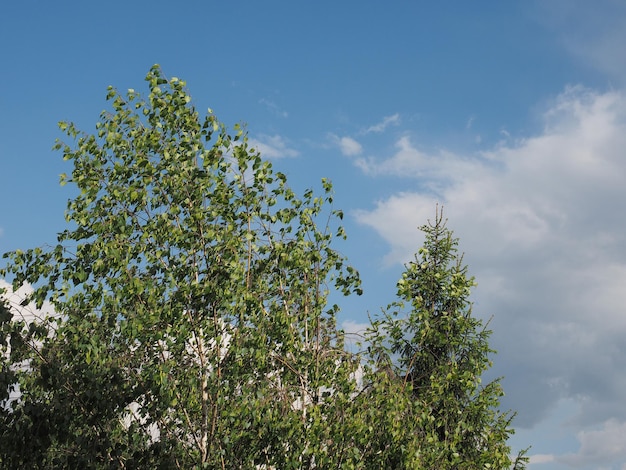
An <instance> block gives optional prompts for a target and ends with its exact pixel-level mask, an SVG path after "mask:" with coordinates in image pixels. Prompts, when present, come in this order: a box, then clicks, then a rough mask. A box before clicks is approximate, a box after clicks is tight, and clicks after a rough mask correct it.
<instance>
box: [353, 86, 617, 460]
mask: <svg viewBox="0 0 626 470" xmlns="http://www.w3.org/2000/svg"><path fill="white" fill-rule="evenodd" d="M544 117H545V126H544V129H543V131H542V132H541V133H540V134H539V135H536V136H533V137H529V138H526V139H523V140H519V141H517V142H514V143H510V144H503V143H501V144H499V145H498V146H497V147H495V148H493V149H492V150H490V151H488V152H484V153H482V154H480V155H471V156H462V155H455V154H452V153H450V152H446V151H444V150H442V151H439V152H438V153H436V154H429V153H426V152H423V151H420V150H419V149H417V148H416V146H415V145H414V144H413V143H412V142H411V141H410V139H409V138H408V137H402V138H401V139H399V140H398V143H397V152H396V153H395V154H393V155H392V156H390V157H389V158H388V159H386V160H374V159H370V160H364V159H360V160H357V161H356V164H357V165H359V166H360V167H361V168H362V169H363V170H364V171H366V172H368V173H370V174H374V175H375V174H391V175H397V176H405V177H408V176H411V177H414V178H416V179H418V180H419V187H420V188H423V190H421V191H419V192H417V191H406V192H402V193H397V194H395V195H392V196H391V197H388V198H387V199H384V200H380V201H378V202H377V203H376V206H375V207H374V208H372V209H370V210H361V211H358V212H356V213H355V216H356V218H357V220H358V221H359V222H361V223H362V224H365V225H368V226H371V227H372V228H374V229H375V230H376V231H377V232H378V233H379V234H380V236H381V237H382V238H384V239H385V240H386V241H387V242H388V243H389V245H390V250H389V252H388V254H387V256H386V261H387V262H388V263H397V262H402V261H406V260H407V259H409V258H410V257H411V256H412V253H414V252H415V251H416V249H417V248H418V247H419V244H420V243H421V241H420V239H419V237H418V234H417V232H416V230H415V227H417V226H419V225H422V224H423V223H424V222H425V221H426V220H427V219H428V218H429V217H431V218H432V216H433V215H434V210H435V204H436V203H437V202H441V203H443V204H445V215H446V217H448V218H449V221H450V222H449V225H450V228H452V229H453V230H455V233H456V235H458V236H459V237H460V241H461V249H462V250H463V251H465V252H466V253H467V255H466V258H465V260H466V262H468V264H469V267H470V271H471V272H472V273H473V274H474V275H476V277H477V280H478V283H479V286H478V289H477V290H476V292H475V295H474V300H475V302H476V309H475V311H476V313H477V314H478V315H481V316H483V317H490V316H491V315H492V314H493V315H494V320H493V322H492V324H491V327H492V328H493V329H494V335H493V337H492V345H493V346H494V347H495V348H496V349H497V350H498V351H499V354H498V355H497V356H496V357H495V368H494V371H493V373H494V374H495V375H505V381H504V387H505V391H506V392H507V396H506V397H505V400H504V405H505V407H507V408H508V407H511V408H513V409H516V410H518V411H519V415H518V418H517V420H516V425H517V426H533V425H534V424H536V423H538V422H540V421H541V420H542V419H544V418H545V417H546V416H547V413H548V411H549V410H550V408H551V407H553V406H555V404H556V403H557V402H558V400H559V399H568V398H569V399H572V400H575V401H576V402H577V403H579V405H580V406H579V410H580V412H579V413H578V414H577V415H576V416H572V417H571V421H572V423H573V425H575V426H578V427H579V429H580V430H585V429H589V427H590V426H594V425H597V424H599V423H602V422H604V421H605V420H607V419H610V418H613V419H616V420H618V422H622V421H624V420H626V402H624V399H623V393H624V390H626V373H625V372H624V370H626V344H625V343H624V340H623V338H624V337H625V336H626V316H625V315H624V313H623V312H624V305H626V290H625V289H624V285H626V218H625V217H624V216H623V214H624V209H623V202H624V201H625V200H626V184H625V183H626V154H625V153H624V149H626V98H625V97H624V95H623V94H621V93H618V92H608V93H594V92H592V91H589V90H586V89H582V88H579V87H574V88H568V89H567V90H566V91H565V92H564V93H563V94H562V95H560V96H559V97H558V98H556V99H555V100H554V102H553V103H552V104H551V105H550V107H549V108H548V109H547V110H546V111H545V116H544ZM615 426H616V425H615ZM615 426H613V427H615ZM611 429H613V428H611ZM620 429H621V428H620ZM625 434H626V433H625V432H623V431H622V432H621V436H624V435H625ZM580 436H582V437H581V439H585V441H584V442H591V440H593V439H594V436H596V434H589V433H587V434H580ZM584 442H583V440H581V443H583V444H582V448H583V449H584ZM581 452H582V450H581ZM591 468H595V467H593V465H592V466H591Z"/></svg>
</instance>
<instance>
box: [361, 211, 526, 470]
mask: <svg viewBox="0 0 626 470" xmlns="http://www.w3.org/2000/svg"><path fill="white" fill-rule="evenodd" d="M420 229H421V230H422V231H423V232H424V235H425V241H424V245H423V247H422V248H420V250H419V252H418V254H417V255H416V256H415V259H414V261H412V262H410V263H409V264H407V265H406V269H405V271H404V273H403V274H402V278H401V279H400V281H399V282H398V297H399V300H400V301H399V302H397V303H395V304H393V305H392V306H391V308H390V309H389V310H388V312H387V313H386V314H385V315H384V316H383V317H382V318H380V319H378V320H376V321H375V322H373V326H372V329H371V331H370V339H371V346H370V348H371V349H370V351H371V352H372V353H373V356H374V360H375V361H374V362H375V364H376V368H377V371H378V375H379V376H380V375H381V371H384V376H386V377H391V378H392V380H391V382H392V383H393V382H395V384H396V387H395V389H394V390H396V393H400V396H403V397H405V399H403V400H397V403H399V408H398V406H396V409H395V411H394V412H395V413H398V414H399V415H400V418H399V419H400V420H401V421H402V422H403V424H404V427H403V428H402V430H397V433H398V438H397V440H400V441H405V442H406V445H405V446H404V449H403V451H402V452H403V455H402V456H401V457H397V456H396V457H395V459H396V461H400V462H403V465H406V462H407V460H406V459H408V458H410V459H413V461H414V462H417V463H414V464H413V465H415V466H416V467H415V468H427V469H464V468H466V469H475V468H498V469H501V468H510V467H511V466H513V467H514V468H523V465H524V462H525V458H524V457H523V453H522V454H520V455H519V456H518V458H516V459H513V460H512V459H511V457H510V448H509V446H508V445H507V439H508V437H509V435H510V434H512V433H513V430H512V429H511V427H510V422H511V419H512V415H511V414H509V413H501V412H500V411H499V410H498V407H499V398H500V397H501V396H502V394H503V392H502V388H501V385H500V382H499V380H495V381H493V382H490V383H488V384H485V385H483V384H482V383H481V376H482V374H483V372H485V371H486V370H487V369H488V368H489V367H490V366H491V361H490V359H489V355H490V354H491V353H493V352H494V351H493V350H492V349H491V348H490V347H489V344H488V338H489V335H490V333H491V332H490V330H488V329H487V327H486V325H484V324H483V322H482V321H481V320H480V319H479V318H476V317H474V316H473V315H472V304H471V302H470V300H469V296H470V292H471V288H472V287H473V286H474V285H475V282H474V278H473V277H469V276H468V272H467V266H465V265H464V264H463V257H462V255H460V254H459V253H458V239H457V238H454V237H453V234H452V231H450V230H449V229H448V228H447V227H446V221H445V220H444V218H443V213H442V211H439V210H438V211H437V214H436V217H435V220H434V222H432V223H431V222H429V223H428V224H426V225H424V226H422V227H421V228H420ZM407 305H408V307H409V308H410V310H409V312H408V313H404V312H406V309H405V308H406V306H407ZM398 384H399V386H398ZM403 394H404V395H403ZM407 396H408V397H410V400H408V401H407V400H406V397H407ZM403 430H404V431H405V432H406V433H407V434H408V436H407V435H405V434H403V432H402V431H403ZM415 437H417V439H415ZM412 446H413V448H414V446H417V449H415V450H414V451H413V455H412V456H409V455H408V454H407V453H406V449H409V448H411V447H412ZM388 449H392V447H388Z"/></svg>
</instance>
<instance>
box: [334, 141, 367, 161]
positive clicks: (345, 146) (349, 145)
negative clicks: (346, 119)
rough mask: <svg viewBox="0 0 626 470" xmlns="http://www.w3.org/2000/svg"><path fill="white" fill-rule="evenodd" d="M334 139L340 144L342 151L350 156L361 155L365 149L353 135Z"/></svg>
mask: <svg viewBox="0 0 626 470" xmlns="http://www.w3.org/2000/svg"><path fill="white" fill-rule="evenodd" d="M334 140H335V142H336V143H337V145H338V146H339V150H340V151H341V153H342V154H343V155H346V156H348V157H351V156H355V155H359V154H360V153H361V152H362V151H363V147H362V146H361V144H359V143H358V142H357V141H356V140H354V139H353V138H352V137H335V138H334Z"/></svg>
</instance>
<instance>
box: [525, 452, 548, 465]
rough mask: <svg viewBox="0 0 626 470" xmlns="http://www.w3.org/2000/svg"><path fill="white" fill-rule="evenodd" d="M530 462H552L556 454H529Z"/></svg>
mask: <svg viewBox="0 0 626 470" xmlns="http://www.w3.org/2000/svg"><path fill="white" fill-rule="evenodd" d="M529 457H530V458H529V462H528V463H529V464H531V465H532V464H538V463H550V462H554V455H552V454H534V455H531V456H529Z"/></svg>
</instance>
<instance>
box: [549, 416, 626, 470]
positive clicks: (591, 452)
mask: <svg viewBox="0 0 626 470" xmlns="http://www.w3.org/2000/svg"><path fill="white" fill-rule="evenodd" d="M624 436H626V422H619V421H617V420H615V419H609V420H607V421H606V422H604V423H603V424H602V427H601V428H599V429H594V430H589V431H580V432H579V433H578V434H577V437H578V441H579V443H580V448H579V449H578V452H576V453H575V454H568V455H564V456H562V457H558V458H557V460H558V461H560V462H563V463H566V464H568V465H569V466H571V467H575V468H580V467H584V466H588V465H593V466H594V468H597V466H598V465H611V466H612V467H609V468H616V467H614V465H616V462H619V464H620V465H621V468H624V466H626V439H624Z"/></svg>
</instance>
